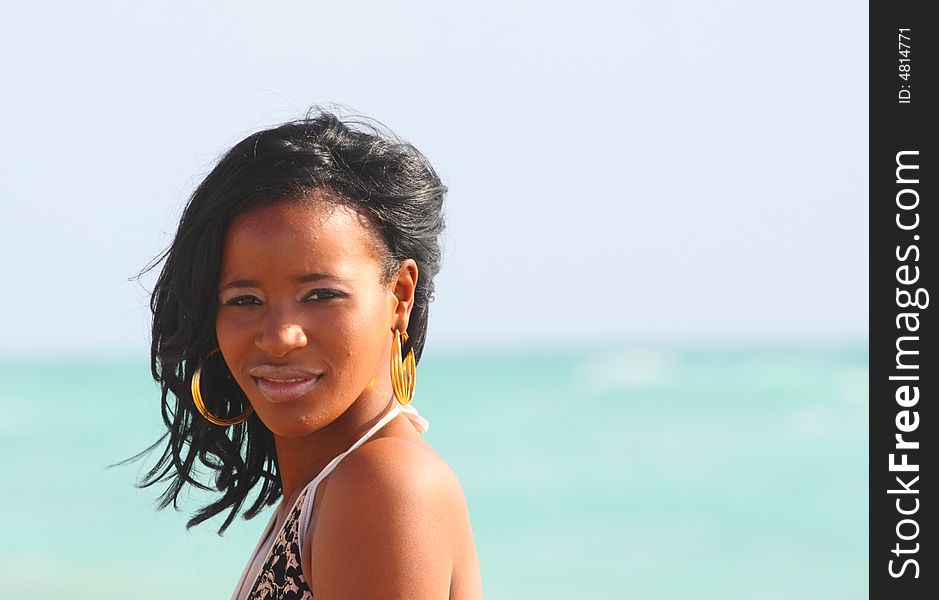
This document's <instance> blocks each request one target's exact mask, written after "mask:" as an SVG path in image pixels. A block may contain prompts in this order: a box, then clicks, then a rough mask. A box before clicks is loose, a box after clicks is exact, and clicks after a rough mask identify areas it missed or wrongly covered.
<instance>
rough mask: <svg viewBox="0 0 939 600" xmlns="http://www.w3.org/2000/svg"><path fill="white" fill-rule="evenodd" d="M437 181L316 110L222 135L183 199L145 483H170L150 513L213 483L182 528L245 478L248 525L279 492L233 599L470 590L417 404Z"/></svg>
mask: <svg viewBox="0 0 939 600" xmlns="http://www.w3.org/2000/svg"><path fill="white" fill-rule="evenodd" d="M445 193H446V187H445V186H444V185H443V184H442V183H441V181H440V179H439V178H438V176H437V174H436V173H435V171H434V169H433V168H432V167H431V165H430V164H429V163H428V162H427V160H426V159H425V158H424V157H423V156H422V155H421V154H420V153H419V152H418V151H417V150H416V149H415V148H414V147H413V146H411V145H410V144H407V143H405V142H403V141H401V140H399V139H397V138H394V137H393V136H391V135H390V134H386V133H383V132H382V131H381V130H379V129H378V128H377V127H374V126H371V125H368V124H364V123H354V122H343V121H341V120H340V119H339V118H337V117H336V116H335V115H333V114H331V113H329V112H326V111H322V110H315V111H311V113H310V114H308V115H307V117H306V118H305V119H301V120H298V121H294V122H290V123H286V124H284V125H281V126H278V127H275V128H272V129H268V130H265V131H260V132H258V133H255V134H253V135H251V136H249V137H248V138H247V139H245V140H243V141H242V142H240V143H238V144H237V145H235V146H234V147H233V148H232V149H231V150H230V151H229V152H227V153H226V154H225V155H224V156H223V157H222V158H221V160H220V161H219V163H218V164H217V165H216V166H215V168H214V169H213V170H212V172H211V173H209V175H208V176H207V177H206V178H205V180H204V181H203V182H202V183H201V184H200V185H199V187H198V188H197V189H196V191H195V192H194V193H193V195H192V197H191V199H190V201H189V203H188V205H187V206H186V209H185V211H184V213H183V216H182V219H181V221H180V224H179V229H178V231H177V233H176V237H175V239H174V241H173V244H172V246H171V247H170V248H169V249H168V250H167V251H166V253H165V254H164V255H162V256H161V259H162V258H165V259H166V262H165V264H164V267H163V270H162V272H161V274H160V277H159V279H158V281H157V283H156V286H155V289H154V291H153V296H152V299H151V309H152V311H153V341H152V349H151V366H152V371H153V376H154V378H155V379H156V380H157V382H159V384H160V385H161V388H162V394H163V418H164V421H165V423H166V425H167V427H168V428H169V431H168V433H167V434H165V435H164V436H163V438H161V440H159V441H158V442H157V444H159V443H160V442H162V441H163V440H167V445H166V448H165V450H164V452H163V455H162V457H161V458H160V460H159V461H158V463H157V464H156V465H155V466H154V468H153V469H151V470H150V472H149V473H148V474H147V475H146V477H145V478H144V480H143V482H142V485H143V486H149V485H152V484H154V483H157V482H159V481H169V482H170V484H169V486H168V488H167V489H166V491H165V492H164V493H163V495H162V496H161V503H160V507H161V508H164V507H166V506H168V505H169V504H170V502H172V503H173V505H174V506H175V505H176V501H177V498H178V496H179V494H180V491H181V489H182V488H183V486H184V485H185V484H187V483H188V484H190V485H194V486H197V487H200V488H202V489H207V490H208V489H211V490H217V491H219V492H221V497H219V498H218V499H217V500H215V501H214V502H212V503H210V504H209V505H208V506H205V507H203V508H202V509H200V510H199V511H198V512H197V514H196V515H195V516H194V517H193V518H192V519H191V520H190V521H189V523H188V527H192V526H193V525H196V524H198V523H201V522H202V521H205V520H206V519H208V518H210V517H212V516H214V515H217V514H219V513H221V512H223V511H228V514H227V516H226V518H225V521H224V523H223V524H222V526H221V528H220V529H219V533H220V534H221V533H222V532H223V531H224V530H225V529H226V528H227V527H228V526H229V524H231V522H232V520H233V519H234V517H235V515H236V514H237V513H238V512H239V511H241V510H242V507H243V506H244V503H245V501H246V500H247V497H248V495H249V492H251V491H254V490H255V489H256V488H257V490H258V491H257V498H256V499H255V500H254V501H253V503H251V504H250V506H249V507H248V508H247V509H246V510H244V517H245V518H249V519H250V518H252V517H254V516H256V515H258V514H259V513H260V511H261V510H262V509H263V507H265V506H268V505H271V504H274V502H275V501H277V500H278V499H280V500H281V501H280V503H279V504H278V507H277V509H276V510H275V511H274V514H273V515H271V518H270V522H269V523H268V527H267V528H266V529H265V532H264V534H263V535H262V539H261V540H260V542H259V543H258V546H257V548H256V549H255V552H254V555H253V556H252V557H251V559H250V560H249V561H248V564H247V566H246V568H245V571H244V573H243V575H242V578H241V580H240V581H239V582H238V584H237V587H236V590H235V593H234V595H233V598H236V599H250V600H259V599H263V598H312V597H316V598H317V599H318V600H339V599H353V598H354V599H371V598H383V599H387V598H415V599H418V598H420V599H425V600H426V599H433V598H441V599H443V598H450V599H451V600H475V599H478V598H481V597H482V590H481V582H480V574H479V566H478V561H477V557H476V550H475V545H474V541H473V534H472V531H471V528H470V522H469V515H468V511H467V507H466V502H465V499H464V496H463V492H462V489H461V488H460V484H459V482H458V480H457V479H456V477H455V476H454V474H453V473H452V471H451V470H450V468H449V467H448V466H447V465H446V463H445V462H444V461H443V460H442V459H441V458H440V456H438V455H437V453H436V452H434V450H433V448H432V447H431V446H430V445H429V444H428V443H427V442H426V441H425V440H424V439H423V438H422V437H421V435H420V434H421V433H422V432H423V431H425V430H426V429H427V426H428V423H427V421H426V420H424V419H423V417H421V416H420V415H419V414H418V412H417V411H416V409H415V408H414V407H413V406H412V405H411V404H410V402H411V399H412V395H413V391H414V383H415V366H416V364H417V363H418V362H419V361H420V358H421V352H422V349H423V346H424V340H425V338H426V332H427V316H428V303H429V302H430V300H431V299H432V297H433V291H434V286H433V278H434V275H435V274H436V273H437V271H438V270H439V267H440V247H439V243H438V236H439V235H440V233H441V232H442V230H443V215H442V204H443V197H444V194H445ZM152 267H153V265H151V266H150V268H152ZM157 444H154V446H156V445H157ZM151 448H152V447H151ZM197 462H198V463H199V466H198V468H199V469H201V470H203V471H204V470H205V469H206V468H207V469H209V470H210V472H212V475H213V481H212V485H211V486H209V485H206V484H204V483H202V482H201V481H200V480H199V477H198V473H197Z"/></svg>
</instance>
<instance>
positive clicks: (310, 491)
mask: <svg viewBox="0 0 939 600" xmlns="http://www.w3.org/2000/svg"><path fill="white" fill-rule="evenodd" d="M400 412H401V405H400V404H399V403H398V402H397V401H396V402H395V403H394V406H393V407H392V408H391V410H389V411H388V413H387V414H385V416H384V417H382V418H381V419H380V420H379V421H378V422H377V423H375V424H374V425H372V428H371V429H369V430H368V431H366V432H365V435H363V436H362V437H360V438H359V439H357V440H356V441H355V443H354V444H352V446H351V447H350V448H349V449H348V450H346V451H345V452H343V453H342V454H340V455H339V456H337V457H336V458H334V459H332V460H331V461H330V462H329V464H328V465H326V467H325V468H324V469H323V470H322V471H320V473H319V475H317V476H316V477H315V478H313V481H311V482H310V483H308V484H307V489H306V491H305V493H306V497H305V498H304V499H303V508H301V509H300V522H299V523H298V525H297V543H298V544H299V546H300V548H301V549H302V548H303V540H304V539H306V534H307V531H308V530H309V528H310V510H311V509H312V508H313V497H314V496H315V495H316V486H318V485H319V482H320V481H322V480H323V478H324V477H326V476H327V475H329V473H330V471H332V470H333V469H334V468H335V467H336V465H338V464H339V461H341V460H342V459H343V458H345V456H346V455H347V454H349V453H350V452H352V451H353V450H355V449H356V448H358V447H359V446H361V445H362V444H364V443H365V440H367V439H368V438H370V437H372V434H374V433H375V432H376V431H378V430H379V429H381V428H382V427H384V426H385V425H387V424H388V422H389V421H391V420H392V419H393V418H395V417H396V416H397V415H398V413H400Z"/></svg>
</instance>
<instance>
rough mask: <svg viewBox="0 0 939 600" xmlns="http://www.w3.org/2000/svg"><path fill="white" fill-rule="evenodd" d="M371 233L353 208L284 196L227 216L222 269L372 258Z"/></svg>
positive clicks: (340, 261) (372, 238) (373, 244)
mask: <svg viewBox="0 0 939 600" xmlns="http://www.w3.org/2000/svg"><path fill="white" fill-rule="evenodd" d="M374 246H375V243H374V236H373V234H372V232H371V231H370V229H369V228H368V224H367V222H366V221H365V220H364V219H363V218H362V216H361V215H359V214H358V213H357V212H356V211H355V210H354V209H352V208H349V207H347V206H344V205H340V204H336V203H334V202H311V201H285V202H278V203H275V204H271V205H268V206H264V207H262V208H257V209H254V210H251V211H249V212H246V213H243V214H240V215H238V216H237V217H235V218H234V219H232V222H231V223H230V224H229V227H228V230H227V231H226V234H225V244H224V248H223V253H222V254H223V255H222V269H223V272H224V271H225V270H226V268H234V267H236V266H242V265H243V264H244V263H246V262H247V263H249V264H256V265H258V266H259V267H261V266H262V265H263V268H265V269H270V268H273V267H276V266H277V265H279V264H283V265H284V266H295V265H297V264H299V263H308V262H312V263H315V264H329V263H353V264H354V263H360V262H362V261H369V262H373V261H377V260H378V256H377V255H376V252H375V248H374Z"/></svg>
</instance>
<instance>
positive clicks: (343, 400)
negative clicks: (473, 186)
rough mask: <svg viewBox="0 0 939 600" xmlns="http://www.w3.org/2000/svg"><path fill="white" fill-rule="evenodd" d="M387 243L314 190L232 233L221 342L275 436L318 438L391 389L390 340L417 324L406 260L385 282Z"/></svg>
mask: <svg viewBox="0 0 939 600" xmlns="http://www.w3.org/2000/svg"><path fill="white" fill-rule="evenodd" d="M378 243H379V242H378V241H377V240H376V239H375V238H373V237H372V235H371V233H370V230H369V229H368V225H367V223H365V221H364V220H363V219H361V218H360V216H359V215H357V214H356V213H355V212H354V211H353V210H351V209H349V208H346V207H343V206H340V205H336V204H332V203H330V202H328V201H324V200H323V197H322V196H321V195H316V194H314V195H312V197H308V198H307V199H306V200H304V201H302V202H279V203H276V204H273V205H270V206H266V207H263V208H260V209H257V210H254V211H251V212H248V213H244V214H242V215H239V216H237V217H236V218H235V219H234V220H233V221H232V223H231V224H230V225H229V228H228V230H227V232H226V237H225V243H224V248H223V254H222V265H221V273H220V277H219V297H218V301H219V307H218V317H217V319H216V334H217V336H218V343H219V347H220V349H221V352H222V355H223V356H224V358H225V362H226V363H227V365H228V367H229V369H230V370H231V373H232V375H233V376H234V377H235V380H236V381H237V382H238V384H239V385H240V386H241V388H242V389H243V390H244V392H245V394H247V396H248V399H249V400H250V401H251V405H252V406H253V407H254V409H255V411H256V412H257V414H258V416H259V417H260V419H261V421H263V422H264V424H265V425H266V426H267V427H268V428H269V429H270V430H271V431H272V432H274V433H275V434H276V435H279V436H282V437H286V438H298V437H300V436H302V435H304V434H307V433H310V432H313V431H316V430H318V429H321V428H322V427H324V426H325V425H328V424H329V423H331V422H332V421H334V420H335V419H336V418H337V417H338V416H339V415H341V414H342V413H343V412H345V410H346V409H347V408H349V406H351V405H352V403H353V402H355V401H356V400H357V399H359V398H360V397H362V396H363V395H368V394H379V393H382V391H383V390H390V376H389V365H388V361H389V360H390V348H391V341H392V339H393V332H394V329H395V328H396V327H397V328H399V329H402V330H405V329H406V327H407V318H408V315H409V314H410V309H411V306H412V302H413V291H414V286H415V285H416V282H417V267H416V264H415V263H414V261H413V260H408V261H405V265H404V268H403V269H402V270H401V272H399V274H398V277H397V279H396V280H394V281H392V282H391V283H389V284H386V285H382V282H381V261H380V256H379V254H378V251H377V248H378V245H377V244H378ZM385 380H388V381H387V382H386V381H385ZM382 400H384V401H387V400H388V398H382ZM382 405H383V404H382Z"/></svg>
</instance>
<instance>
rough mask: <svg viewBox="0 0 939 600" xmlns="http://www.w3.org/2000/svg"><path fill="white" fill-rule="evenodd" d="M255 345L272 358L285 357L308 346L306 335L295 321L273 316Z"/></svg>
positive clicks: (259, 334)
mask: <svg viewBox="0 0 939 600" xmlns="http://www.w3.org/2000/svg"><path fill="white" fill-rule="evenodd" d="M255 343H256V344H257V346H258V347H259V348H261V349H262V350H264V351H265V352H267V353H268V354H270V355H272V356H278V357H280V356H284V355H285V354H287V353H288V352H290V351H291V350H295V349H297V348H302V347H304V346H306V345H307V338H306V333H305V332H304V331H303V327H302V326H301V325H300V324H299V323H297V322H296V321H295V320H290V319H285V318H282V317H280V318H278V317H276V316H275V315H272V318H270V319H268V322H267V323H266V326H265V327H264V328H263V329H262V330H261V331H259V332H258V335H257V338H256V340H255Z"/></svg>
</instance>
